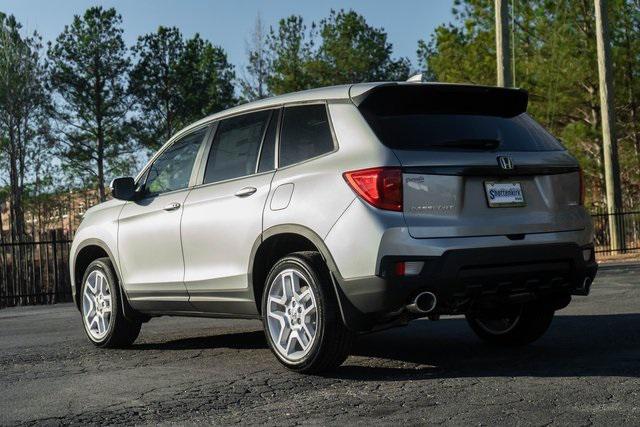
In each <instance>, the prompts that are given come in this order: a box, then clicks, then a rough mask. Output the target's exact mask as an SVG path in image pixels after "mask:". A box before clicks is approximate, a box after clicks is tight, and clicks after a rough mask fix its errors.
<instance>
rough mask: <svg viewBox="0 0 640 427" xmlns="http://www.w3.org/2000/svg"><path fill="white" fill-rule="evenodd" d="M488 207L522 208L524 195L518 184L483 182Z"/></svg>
mask: <svg viewBox="0 0 640 427" xmlns="http://www.w3.org/2000/svg"><path fill="white" fill-rule="evenodd" d="M484 189H485V192H486V194H487V202H488V203H489V207H492V208H496V207H505V206H524V205H525V202H524V194H523V193H522V186H521V185H520V183H519V182H485V183H484Z"/></svg>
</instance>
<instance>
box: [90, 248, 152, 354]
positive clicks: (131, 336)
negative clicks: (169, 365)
mask: <svg viewBox="0 0 640 427" xmlns="http://www.w3.org/2000/svg"><path fill="white" fill-rule="evenodd" d="M94 271H99V272H101V273H102V274H103V275H104V276H105V278H106V279H107V282H108V284H109V287H110V292H111V315H110V320H109V325H108V327H107V332H106V334H105V335H104V337H100V338H96V337H94V336H92V334H91V333H90V332H89V330H88V326H87V322H86V321H85V312H84V311H85V308H84V299H85V297H84V292H85V287H86V286H87V279H88V277H89V275H90V274H91V273H92V272H94ZM79 298H80V312H81V314H82V325H83V329H84V332H85V334H86V335H87V337H88V338H89V340H90V341H91V342H92V343H93V344H94V345H96V346H98V347H105V348H122V347H128V346H130V345H131V344H133V342H134V341H135V340H136V338H138V335H139V334H140V327H141V326H142V322H141V321H139V320H132V321H130V320H128V319H126V318H125V317H124V314H123V311H122V304H121V301H122V300H121V299H120V286H119V283H118V279H117V276H116V275H115V273H114V270H113V266H112V265H111V260H109V258H99V259H96V260H95V261H93V262H92V263H91V264H89V266H88V267H87V269H86V271H85V272H84V276H83V277H82V286H81V289H80V295H79Z"/></svg>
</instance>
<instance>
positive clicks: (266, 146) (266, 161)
mask: <svg viewBox="0 0 640 427" xmlns="http://www.w3.org/2000/svg"><path fill="white" fill-rule="evenodd" d="M279 116H280V110H275V111H274V112H273V114H272V115H271V120H270V121H269V127H268V128H267V133H266V134H265V135H264V141H263V142H262V151H261V152H260V163H259V164H258V172H267V171H272V170H274V169H275V165H276V159H275V155H276V133H277V132H278V117H279Z"/></svg>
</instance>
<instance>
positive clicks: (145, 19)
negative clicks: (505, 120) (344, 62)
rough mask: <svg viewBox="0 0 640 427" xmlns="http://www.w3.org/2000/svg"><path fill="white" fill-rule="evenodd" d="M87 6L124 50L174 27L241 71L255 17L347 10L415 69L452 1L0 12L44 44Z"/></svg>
mask: <svg viewBox="0 0 640 427" xmlns="http://www.w3.org/2000/svg"><path fill="white" fill-rule="evenodd" d="M93 5H102V6H103V7H105V8H108V7H115V8H116V10H117V11H118V12H119V13H120V14H121V15H122V19H123V27H124V35H125V42H126V43H127V45H129V46H131V45H133V44H134V43H135V41H136V39H137V37H138V36H139V35H141V34H145V33H148V32H153V31H155V30H156V29H157V27H158V26H160V25H164V26H176V27H178V28H179V29H180V31H182V33H183V34H184V35H185V36H186V37H191V36H192V35H193V34H195V33H200V35H201V36H202V37H204V38H206V39H209V40H211V41H212V42H213V43H214V44H215V45H219V46H222V47H223V48H224V49H225V50H226V51H227V53H228V55H229V60H230V62H231V63H233V64H234V65H235V66H236V70H239V71H241V70H242V68H243V67H244V65H246V50H247V41H248V40H249V39H250V35H251V32H252V30H253V27H254V23H255V20H256V16H257V15H258V14H260V16H261V19H262V21H263V22H264V24H265V26H266V27H267V28H268V27H269V26H271V25H274V26H275V25H277V22H278V20H279V19H280V18H283V17H286V16H289V15H291V14H296V15H301V16H302V17H303V18H304V20H305V22H307V23H310V22H311V21H316V22H317V21H319V20H320V19H322V18H324V17H326V16H327V15H328V14H329V11H330V10H331V9H332V8H333V9H336V10H337V9H341V8H343V9H353V10H355V11H356V12H358V13H360V14H362V15H363V16H364V17H365V19H366V20H367V22H368V23H369V25H372V26H374V27H383V28H384V29H385V30H386V31H387V33H388V36H389V41H390V42H391V43H392V44H393V47H394V56H395V57H408V58H409V59H410V60H411V62H412V64H413V65H414V66H415V64H416V47H417V41H418V40H419V39H429V37H430V35H431V33H432V31H433V29H434V28H436V27H437V26H438V25H440V24H442V23H447V22H450V21H451V20H452V15H451V8H452V5H453V0H395V1H383V0H368V1H367V0H343V1H337V0H327V1H322V0H315V1H312V0H262V1H259V0H217V1H213V0H209V1H205V0H181V1H179V0H128V1H124V0H120V1H114V0H110V1H95V0H94V1H87V0H0V11H2V12H4V13H7V14H13V15H15V16H16V18H17V19H18V21H19V22H21V23H22V24H23V26H24V28H25V29H26V30H28V31H29V32H32V31H33V30H37V31H38V32H39V33H40V34H41V35H42V37H43V40H44V42H45V43H46V42H47V41H50V40H55V38H56V36H57V35H58V34H59V33H60V32H61V31H62V30H63V29H64V26H65V24H68V23H70V22H71V20H72V19H73V15H75V14H82V13H83V12H84V10H85V9H87V8H88V7H90V6H93Z"/></svg>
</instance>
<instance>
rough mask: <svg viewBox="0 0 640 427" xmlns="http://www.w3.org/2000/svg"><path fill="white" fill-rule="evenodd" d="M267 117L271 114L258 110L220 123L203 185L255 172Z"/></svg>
mask: <svg viewBox="0 0 640 427" xmlns="http://www.w3.org/2000/svg"><path fill="white" fill-rule="evenodd" d="M270 116H271V111H258V112H256V113H250V114H245V115H242V116H237V117H232V118H230V119H226V120H222V121H221V122H220V124H219V125H218V129H217V131H216V136H215V138H214V140H213V143H212V145H211V151H210V152H209V158H208V160H207V168H206V170H205V175H204V183H205V184H208V183H211V182H218V181H224V180H226V179H233V178H238V177H241V176H246V175H251V174H253V173H255V170H256V163H257V161H258V152H259V150H260V143H261V142H262V138H263V136H264V133H265V130H266V127H267V123H268V121H269V117H270Z"/></svg>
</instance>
